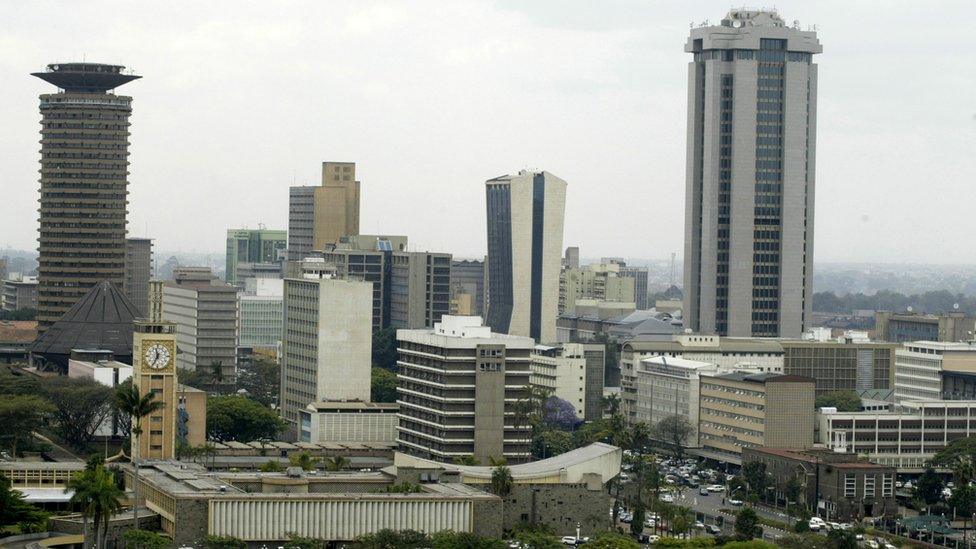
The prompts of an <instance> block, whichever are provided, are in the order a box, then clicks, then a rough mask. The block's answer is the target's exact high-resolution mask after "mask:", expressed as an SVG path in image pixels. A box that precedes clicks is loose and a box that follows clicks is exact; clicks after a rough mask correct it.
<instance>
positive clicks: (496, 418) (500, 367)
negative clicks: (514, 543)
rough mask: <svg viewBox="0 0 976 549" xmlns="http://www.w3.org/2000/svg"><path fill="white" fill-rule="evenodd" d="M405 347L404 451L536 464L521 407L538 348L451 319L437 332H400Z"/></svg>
mask: <svg viewBox="0 0 976 549" xmlns="http://www.w3.org/2000/svg"><path fill="white" fill-rule="evenodd" d="M397 347H398V348H399V352H400V354H399V359H398V361H397V366H398V373H397V380H398V381H397V402H398V403H399V404H400V425H399V427H398V428H397V429H398V432H399V434H398V436H397V439H398V443H399V445H400V451H401V452H403V453H406V454H410V455H414V456H419V457H423V458H428V459H435V460H438V461H445V462H451V461H453V460H454V459H456V458H463V457H466V456H474V458H475V459H477V460H478V461H479V462H481V463H489V462H490V458H495V459H501V458H505V459H506V460H508V462H509V463H519V462H523V461H527V460H528V459H529V458H530V456H531V433H530V427H529V426H528V425H518V420H517V419H516V417H517V414H516V406H517V404H516V403H517V402H518V401H519V400H524V399H526V398H528V387H529V376H530V374H531V368H530V364H531V362H532V357H531V354H532V351H533V349H534V348H535V341H533V340H532V339H531V338H528V337H522V336H511V335H505V334H496V333H492V331H491V328H489V327H488V326H482V324H481V318H479V317H476V316H474V317H472V316H450V315H447V316H444V317H443V318H442V319H441V321H440V322H438V323H437V324H435V326H434V328H433V329H424V330H397Z"/></svg>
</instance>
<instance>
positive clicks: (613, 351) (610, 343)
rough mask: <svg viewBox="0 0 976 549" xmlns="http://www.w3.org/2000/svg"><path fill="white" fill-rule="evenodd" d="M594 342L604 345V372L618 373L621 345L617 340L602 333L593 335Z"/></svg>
mask: <svg viewBox="0 0 976 549" xmlns="http://www.w3.org/2000/svg"><path fill="white" fill-rule="evenodd" d="M592 341H593V342H594V343H602V344H603V371H604V372H612V371H616V370H617V369H618V368H619V367H620V344H619V343H618V342H617V338H616V337H613V336H610V335H608V334H605V333H603V332H600V333H597V334H594V335H593V340H592ZM605 375H606V374H604V376H605Z"/></svg>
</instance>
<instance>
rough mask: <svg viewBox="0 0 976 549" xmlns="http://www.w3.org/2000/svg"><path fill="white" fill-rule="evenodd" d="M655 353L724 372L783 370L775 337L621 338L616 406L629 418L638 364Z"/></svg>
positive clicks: (634, 400)
mask: <svg viewBox="0 0 976 549" xmlns="http://www.w3.org/2000/svg"><path fill="white" fill-rule="evenodd" d="M655 356H664V357H670V358H683V359H686V360H694V361H698V362H707V363H709V364H714V365H716V366H717V367H718V368H719V370H720V371H725V372H730V371H735V370H747V371H752V372H760V373H780V374H781V373H783V346H782V345H781V344H780V342H779V341H777V340H775V339H769V338H739V337H719V336H714V335H712V336H706V335H697V334H678V335H670V334H668V335H649V336H646V338H635V339H631V340H629V341H624V342H623V343H622V344H621V345H620V389H621V391H620V405H621V411H622V413H623V414H624V417H627V418H628V420H629V421H637V419H636V414H637V411H636V406H637V385H636V383H637V378H636V376H637V369H638V365H639V364H640V361H642V360H644V359H645V358H653V357H655Z"/></svg>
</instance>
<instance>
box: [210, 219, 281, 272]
mask: <svg viewBox="0 0 976 549" xmlns="http://www.w3.org/2000/svg"><path fill="white" fill-rule="evenodd" d="M287 246H288V232H287V231H282V230H275V229H265V228H263V227H262V228H260V229H228V230H227V256H226V262H227V266H226V270H225V271H224V279H225V280H226V281H227V283H228V284H238V281H237V266H238V265H239V264H240V263H251V264H254V263H263V264H278V263H279V261H280V260H282V259H283V256H284V255H285V249H286V248H287ZM278 268H279V270H280V268H281V267H280V266H279V267H278Z"/></svg>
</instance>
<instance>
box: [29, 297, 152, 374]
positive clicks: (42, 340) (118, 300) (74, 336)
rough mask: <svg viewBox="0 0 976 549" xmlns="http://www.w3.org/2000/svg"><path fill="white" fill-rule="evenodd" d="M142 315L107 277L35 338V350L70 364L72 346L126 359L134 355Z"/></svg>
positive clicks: (32, 348) (56, 360) (48, 357)
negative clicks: (134, 330)
mask: <svg viewBox="0 0 976 549" xmlns="http://www.w3.org/2000/svg"><path fill="white" fill-rule="evenodd" d="M140 316H142V315H141V313H140V312H139V310H138V309H136V306H135V305H133V304H132V302H131V301H129V299H128V298H127V297H125V294H123V293H122V291H121V290H119V289H118V288H117V287H116V286H115V285H114V284H112V283H111V282H109V281H107V280H103V281H102V282H99V283H98V284H97V285H95V286H94V287H93V288H92V289H91V290H89V291H88V293H87V294H85V295H84V297H82V298H81V299H79V300H78V302H77V303H75V304H74V306H72V307H71V308H70V309H68V312H66V313H64V316H62V317H61V320H58V321H57V322H55V323H54V324H52V325H51V327H49V328H48V329H47V330H46V331H45V332H44V333H43V334H42V335H41V337H39V338H38V339H37V341H35V342H34V345H33V346H32V347H31V353H33V354H40V355H42V356H45V358H47V359H48V360H54V361H55V362H58V363H59V364H60V363H61V362H62V360H61V359H63V361H64V363H65V364H66V363H67V357H68V356H70V355H71V350H72V349H99V350H107V351H112V352H113V353H115V357H116V359H117V360H122V361H123V362H125V360H123V358H124V357H131V356H132V321H133V320H135V319H136V318H138V317H140Z"/></svg>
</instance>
